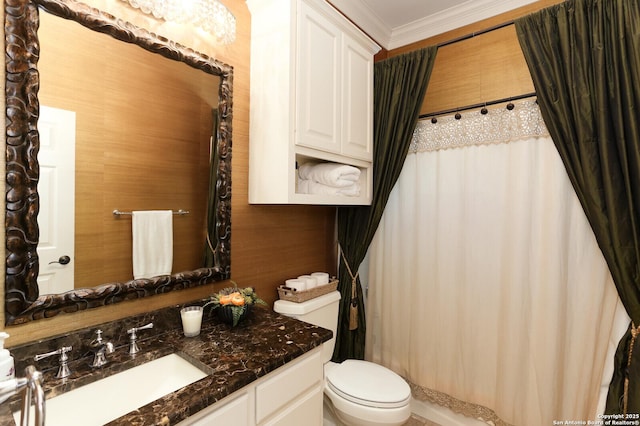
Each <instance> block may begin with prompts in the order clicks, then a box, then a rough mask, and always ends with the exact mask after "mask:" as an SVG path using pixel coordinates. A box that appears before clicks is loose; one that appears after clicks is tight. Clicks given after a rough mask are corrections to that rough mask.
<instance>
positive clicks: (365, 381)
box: [273, 291, 411, 426]
mask: <svg viewBox="0 0 640 426" xmlns="http://www.w3.org/2000/svg"><path fill="white" fill-rule="evenodd" d="M339 302H340V292H338V291H334V292H331V293H329V294H325V295H323V296H319V297H316V298H314V299H311V300H308V301H306V302H302V303H296V302H290V301H287V300H278V301H276V302H275V304H274V307H273V309H274V310H275V311H276V312H278V313H280V314H282V315H286V316H289V317H293V318H296V319H299V320H301V321H305V322H308V323H310V324H314V325H317V326H320V327H323V328H326V329H329V330H331V331H333V336H334V337H333V338H332V339H331V340H330V341H328V342H325V343H324V346H323V349H322V351H323V357H324V377H325V382H324V394H325V401H326V400H327V399H328V400H329V402H330V406H329V409H330V410H331V411H332V412H333V414H334V415H335V416H336V417H337V418H338V420H339V421H340V422H342V423H344V424H345V425H347V426H374V425H379V426H399V425H402V424H404V423H405V422H406V421H407V420H408V419H409V417H410V416H411V406H410V403H411V389H410V388H409V385H408V384H407V382H405V381H404V380H403V379H402V377H400V376H399V375H397V374H396V373H394V372H393V371H391V370H389V369H388V368H385V367H383V366H381V365H378V364H374V363H372V362H368V361H360V360H346V361H344V362H343V363H341V364H337V363H334V362H331V361H330V360H331V356H332V354H333V348H334V345H335V336H336V329H337V326H338V307H339ZM325 416H327V414H326V413H325Z"/></svg>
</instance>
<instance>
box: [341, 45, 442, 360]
mask: <svg viewBox="0 0 640 426" xmlns="http://www.w3.org/2000/svg"><path fill="white" fill-rule="evenodd" d="M436 52H437V48H436V47H428V48H424V49H421V50H417V51H414V52H410V53H407V54H404V55H401V56H396V57H393V58H390V59H387V60H384V61H380V62H377V63H376V64H375V65H374V100H373V121H374V128H373V148H374V155H373V201H372V203H371V206H356V207H340V208H339V209H338V242H339V243H340V247H341V251H342V257H341V259H340V276H339V280H340V284H339V286H338V290H340V293H341V294H342V299H341V300H340V313H339V318H340V320H339V321H338V332H337V336H336V348H335V351H334V353H333V360H334V361H338V362H342V361H344V360H345V359H349V358H352V359H363V358H364V343H365V332H366V326H365V313H364V304H363V300H362V287H361V286H360V280H359V279H358V278H357V270H358V267H359V266H360V263H361V262H362V260H363V259H364V256H365V255H366V252H367V248H368V247H369V243H371V240H372V239H373V236H374V234H375V232H376V228H377V227H378V223H379V222H380V218H381V217H382V212H383V211H384V208H385V205H386V204H387V200H388V199H389V194H390V193H391V189H392V188H393V185H394V184H395V182H396V180H397V179H398V176H399V175H400V171H401V170H402V165H403V164H404V160H405V158H406V156H407V152H408V150H409V143H410V142H411V137H412V135H413V131H414V129H415V126H416V123H417V121H418V116H419V115H420V107H421V106H422V102H423V100H424V95H425V92H426V90H427V83H428V82H429V77H430V76H431V70H432V69H433V63H434V60H435V57H436ZM345 260H346V262H347V263H345ZM352 274H353V275H354V276H356V279H355V282H352ZM352 285H355V288H354V290H355V293H354V294H353V296H355V297H352Z"/></svg>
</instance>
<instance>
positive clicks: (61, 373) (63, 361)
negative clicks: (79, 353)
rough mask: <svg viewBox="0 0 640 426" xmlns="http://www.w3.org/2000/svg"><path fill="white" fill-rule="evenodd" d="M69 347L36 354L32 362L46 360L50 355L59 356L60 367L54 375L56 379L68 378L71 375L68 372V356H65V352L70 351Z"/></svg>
mask: <svg viewBox="0 0 640 426" xmlns="http://www.w3.org/2000/svg"><path fill="white" fill-rule="evenodd" d="M71 348H72V347H71V346H63V347H61V348H60V349H58V350H55V351H51V352H47V353H46V354H38V355H36V356H34V357H33V360H34V361H40V360H41V359H43V358H48V357H50V356H52V355H60V365H59V366H58V373H57V374H56V378H57V379H64V378H65V377H69V376H70V375H71V370H69V364H68V362H69V356H67V352H69V351H70V350H71Z"/></svg>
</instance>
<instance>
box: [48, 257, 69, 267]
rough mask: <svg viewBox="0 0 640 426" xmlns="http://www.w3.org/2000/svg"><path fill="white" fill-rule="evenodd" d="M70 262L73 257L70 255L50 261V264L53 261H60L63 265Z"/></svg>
mask: <svg viewBox="0 0 640 426" xmlns="http://www.w3.org/2000/svg"><path fill="white" fill-rule="evenodd" d="M69 262H71V258H70V257H69V256H60V259H58V260H54V261H53V262H49V265H51V264H52V263H59V264H61V265H66V264H67V263H69Z"/></svg>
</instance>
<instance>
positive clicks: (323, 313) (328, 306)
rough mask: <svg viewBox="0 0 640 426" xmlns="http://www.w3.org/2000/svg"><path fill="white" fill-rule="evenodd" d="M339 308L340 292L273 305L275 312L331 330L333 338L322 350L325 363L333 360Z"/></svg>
mask: <svg viewBox="0 0 640 426" xmlns="http://www.w3.org/2000/svg"><path fill="white" fill-rule="evenodd" d="M339 306H340V292H339V291H332V292H331V293H327V294H323V295H322V296H318V297H315V298H313V299H310V300H307V301H306V302H300V303H296V302H290V301H288V300H277V301H276V302H275V303H274V304H273V310H274V311H276V312H277V313H279V314H282V315H286V316H288V317H293V318H296V319H298V320H300V321H304V322H307V323H309V324H313V325H317V326H319V327H322V328H326V329H328V330H331V331H332V332H333V337H332V338H331V340H329V341H327V342H325V343H324V346H323V349H322V356H323V358H324V362H328V361H329V360H331V356H332V355H333V348H334V346H335V342H336V331H337V328H338V309H339Z"/></svg>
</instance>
